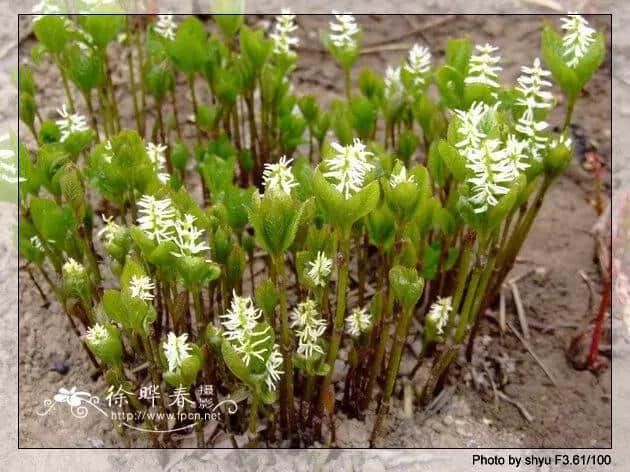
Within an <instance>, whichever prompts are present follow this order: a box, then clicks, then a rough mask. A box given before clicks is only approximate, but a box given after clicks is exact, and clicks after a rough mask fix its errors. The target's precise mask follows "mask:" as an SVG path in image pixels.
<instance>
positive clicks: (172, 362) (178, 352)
mask: <svg viewBox="0 0 630 472" xmlns="http://www.w3.org/2000/svg"><path fill="white" fill-rule="evenodd" d="M187 340H188V334H187V333H184V334H182V335H180V336H177V335H176V334H175V333H173V332H170V333H168V336H167V337H166V341H164V343H163V344H162V347H163V348H164V356H166V360H167V362H168V370H169V372H174V371H175V370H176V369H177V368H178V367H181V365H182V362H184V361H185V360H186V359H188V358H189V357H190V350H191V349H192V347H191V345H190V344H188V343H187V342H186V341H187Z"/></svg>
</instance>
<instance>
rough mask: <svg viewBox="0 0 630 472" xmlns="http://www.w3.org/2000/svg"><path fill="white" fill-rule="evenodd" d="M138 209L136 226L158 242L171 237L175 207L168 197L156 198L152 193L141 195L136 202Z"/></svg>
mask: <svg viewBox="0 0 630 472" xmlns="http://www.w3.org/2000/svg"><path fill="white" fill-rule="evenodd" d="M137 205H138V207H140V209H139V210H138V211H139V213H140V217H139V218H138V226H139V228H140V229H141V230H142V231H144V232H145V233H146V234H147V235H148V236H149V237H150V238H152V239H154V240H155V242H157V243H158V244H160V243H162V242H164V241H168V240H170V239H172V237H173V226H174V225H175V222H174V220H175V215H176V212H175V209H174V208H173V206H172V202H171V199H170V198H164V199H162V200H158V199H156V198H155V197H154V196H152V195H143V196H142V198H141V199H140V200H139V201H138V203H137Z"/></svg>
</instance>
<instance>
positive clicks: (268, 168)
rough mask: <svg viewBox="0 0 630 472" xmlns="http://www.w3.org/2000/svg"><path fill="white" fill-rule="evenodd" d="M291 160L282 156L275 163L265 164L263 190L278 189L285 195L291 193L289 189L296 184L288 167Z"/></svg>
mask: <svg viewBox="0 0 630 472" xmlns="http://www.w3.org/2000/svg"><path fill="white" fill-rule="evenodd" d="M292 160H293V159H289V160H287V158H286V156H282V157H281V158H280V160H279V161H278V162H276V163H273V164H272V163H266V164H265V168H264V170H263V184H264V186H265V190H268V191H275V190H280V191H282V192H284V193H286V194H287V195H290V194H291V189H292V188H293V187H296V186H297V182H296V181H295V178H294V177H293V173H292V172H291V169H290V168H289V164H290V163H291V161H292Z"/></svg>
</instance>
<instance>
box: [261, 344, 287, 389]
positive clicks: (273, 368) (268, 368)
mask: <svg viewBox="0 0 630 472" xmlns="http://www.w3.org/2000/svg"><path fill="white" fill-rule="evenodd" d="M282 363H283V359H282V354H280V346H278V345H277V344H274V345H273V349H272V350H271V353H270V354H269V357H268V358H267V362H266V363H265V383H266V384H267V388H268V389H269V390H275V389H276V385H277V384H278V381H279V380H280V376H281V375H282V374H284V371H283V370H280V367H282Z"/></svg>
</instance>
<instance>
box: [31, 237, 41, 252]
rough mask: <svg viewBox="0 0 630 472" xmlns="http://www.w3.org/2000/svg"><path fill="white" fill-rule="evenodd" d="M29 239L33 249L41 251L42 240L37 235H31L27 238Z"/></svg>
mask: <svg viewBox="0 0 630 472" xmlns="http://www.w3.org/2000/svg"><path fill="white" fill-rule="evenodd" d="M29 241H30V242H31V244H32V245H33V247H34V248H35V249H37V250H38V251H43V250H44V245H43V244H42V240H41V239H39V237H38V236H31V238H30V239H29Z"/></svg>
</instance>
